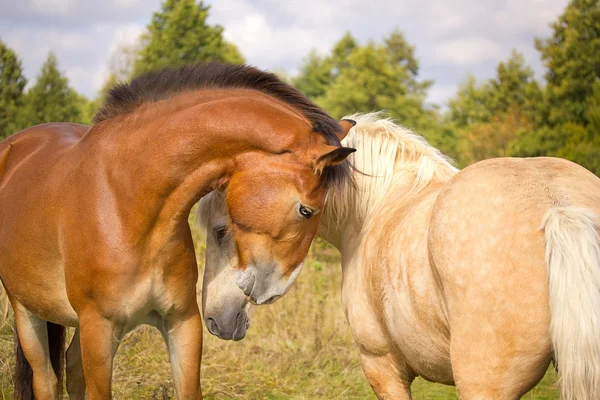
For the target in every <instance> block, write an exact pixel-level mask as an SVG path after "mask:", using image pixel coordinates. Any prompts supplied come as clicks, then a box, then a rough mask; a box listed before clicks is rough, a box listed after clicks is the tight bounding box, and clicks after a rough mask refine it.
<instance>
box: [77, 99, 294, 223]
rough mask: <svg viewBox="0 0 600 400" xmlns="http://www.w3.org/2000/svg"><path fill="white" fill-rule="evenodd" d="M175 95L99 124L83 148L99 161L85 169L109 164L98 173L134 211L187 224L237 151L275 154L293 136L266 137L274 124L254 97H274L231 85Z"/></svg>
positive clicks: (228, 168) (89, 159) (224, 176)
mask: <svg viewBox="0 0 600 400" xmlns="http://www.w3.org/2000/svg"><path fill="white" fill-rule="evenodd" d="M248 92H250V93H248ZM253 96H254V97H253ZM172 100H173V102H172V103H167V102H166V101H163V102H160V103H156V104H149V105H148V107H147V108H144V107H145V106H142V110H140V111H139V112H134V113H132V114H131V115H126V116H124V117H117V118H115V119H114V120H107V121H105V122H103V123H101V124H99V125H96V126H95V127H93V128H92V129H91V130H90V132H89V133H88V134H87V135H86V137H84V138H83V139H82V141H81V143H80V145H79V146H78V147H79V148H80V149H83V150H84V151H81V153H80V154H81V155H82V157H83V158H84V159H87V162H89V163H91V164H94V165H89V166H88V167H87V168H85V169H89V170H93V169H94V168H97V167H98V166H99V165H100V166H106V167H108V168H106V170H104V171H103V172H100V174H104V175H108V180H109V181H110V190H112V191H115V192H119V199H120V201H122V202H123V203H124V204H125V205H126V208H127V210H131V211H130V212H131V213H135V212H136V211H137V212H139V210H144V213H145V214H146V216H147V219H148V221H146V222H148V223H151V224H156V223H157V222H156V221H159V222H160V221H161V220H162V221H167V222H168V223H171V222H175V221H179V222H181V221H183V222H184V223H186V222H187V217H188V214H189V211H190V209H191V207H192V206H193V204H194V203H196V202H197V201H198V200H199V199H200V198H201V197H202V196H203V195H205V194H207V193H208V192H210V191H212V190H214V189H217V188H219V187H220V186H223V185H225V184H226V183H227V181H228V180H229V178H230V177H231V175H232V174H233V172H234V170H235V165H236V159H238V157H240V156H242V155H244V154H246V153H248V152H253V151H263V152H265V153H270V152H272V153H276V152H277V151H279V149H278V146H281V145H282V143H283V142H285V141H286V140H291V139H290V138H288V137H286V136H285V135H284V134H282V135H281V137H280V138H277V140H279V141H280V142H277V140H273V138H272V135H271V136H269V137H265V135H266V134H265V132H272V128H271V127H270V126H267V125H266V124H267V122H268V121H264V119H262V118H259V117H257V113H256V107H257V102H258V103H260V102H268V101H269V100H268V99H266V98H265V96H264V95H262V94H256V95H254V93H252V92H251V91H244V90H240V91H237V90H229V91H216V93H214V92H211V93H207V94H203V93H200V94H198V93H194V94H192V93H190V94H187V95H182V96H180V98H178V99H172ZM250 107H254V108H250ZM274 107H275V109H276V110H277V109H282V107H279V106H277V105H275V106H274ZM274 142H276V143H274ZM90 154H93V157H89V155H90ZM83 162H84V163H85V162H86V161H85V160H84V161H83ZM152 221H154V222H152Z"/></svg>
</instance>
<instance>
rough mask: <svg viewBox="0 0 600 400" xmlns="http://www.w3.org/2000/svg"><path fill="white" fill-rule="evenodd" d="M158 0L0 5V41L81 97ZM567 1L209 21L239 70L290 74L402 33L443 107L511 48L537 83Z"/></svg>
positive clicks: (366, 6)
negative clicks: (312, 56) (337, 52)
mask: <svg viewBox="0 0 600 400" xmlns="http://www.w3.org/2000/svg"><path fill="white" fill-rule="evenodd" d="M160 2H161V1H160V0H0V40H2V41H4V42H5V43H6V44H7V45H8V46H10V47H11V48H13V49H14V50H15V51H16V52H17V53H18V55H19V56H20V58H21V59H22V61H23V66H24V70H25V75H26V76H27V78H28V79H29V81H30V82H31V81H33V80H34V79H35V77H36V75H37V74H38V72H39V69H40V67H41V65H42V64H43V62H44V61H45V59H46V57H47V55H48V52H49V51H54V53H55V54H56V55H57V57H58V60H59V68H60V70H61V71H63V72H64V73H65V74H66V75H67V77H68V78H69V82H70V84H71V85H72V86H73V87H74V88H75V89H76V90H78V91H79V92H81V93H83V94H84V95H86V96H87V97H89V98H93V97H95V96H96V93H97V91H98V89H99V88H100V87H102V85H103V83H104V81H105V80H106V78H107V76H108V73H109V72H108V71H109V63H110V60H111V56H112V55H113V54H115V52H116V50H117V49H118V48H119V47H120V46H123V45H128V44H131V43H134V42H135V41H136V39H137V38H138V37H139V35H140V34H141V33H142V32H143V31H144V29H145V26H146V24H148V22H149V21H150V19H151V16H152V13H153V12H154V11H156V10H158V9H159V7H160ZM567 3H568V1H567V0H445V1H444V0H441V1H440V0H437V1H434V0H302V1H291V0H211V1H205V4H210V5H211V11H210V17H209V23H211V24H219V25H221V26H223V27H224V29H225V37H226V39H228V40H229V41H231V42H233V43H235V44H236V45H237V46H238V48H239V49H240V50H241V52H242V54H243V55H244V57H245V58H246V61H247V63H248V64H252V65H256V66H258V67H260V68H263V69H270V70H273V69H275V70H285V71H287V72H288V74H290V75H294V74H297V73H298V69H299V68H300V66H301V65H302V62H303V60H304V58H305V57H306V55H307V54H308V53H309V52H310V50H312V49H316V50H317V51H318V52H320V53H322V54H325V53H327V52H328V51H329V50H330V49H331V47H332V46H333V44H334V43H335V42H336V41H337V40H339V39H340V38H341V37H342V35H343V34H344V33H345V32H350V33H351V34H352V35H353V36H354V37H356V38H357V39H358V40H359V42H360V43H366V42H367V41H369V40H374V41H376V42H381V40H382V39H383V38H384V37H385V36H387V35H389V34H390V32H392V31H393V30H394V29H399V30H401V31H402V32H403V33H404V34H405V36H406V38H407V40H408V42H409V43H410V44H411V45H413V46H415V47H416V56H417V58H418V60H419V62H420V74H419V75H420V78H421V79H432V80H434V82H435V83H434V85H433V86H432V87H431V89H430V90H429V94H428V102H430V103H435V104H440V105H443V104H444V103H445V102H446V101H447V99H448V98H450V97H451V96H453V95H454V93H456V89H457V87H458V85H459V84H460V83H461V82H463V81H464V80H465V79H466V77H467V76H468V74H474V75H475V76H476V77H477V78H478V79H487V78H490V77H492V76H494V74H495V68H496V66H497V64H498V62H500V61H502V60H506V59H507V58H508V57H509V56H510V52H511V50H512V49H517V50H518V51H520V52H522V53H523V54H524V56H525V60H526V62H527V63H528V64H529V65H530V66H531V67H532V68H533V69H534V71H535V72H536V76H537V77H538V78H540V79H541V78H542V76H543V73H544V67H543V64H542V62H541V60H540V56H539V53H538V51H537V50H536V49H535V46H534V40H535V38H536V37H542V38H546V37H549V36H550V34H551V28H550V23H551V22H552V21H555V20H556V18H557V17H558V16H559V15H560V14H561V13H562V12H563V10H564V8H565V7H566V5H567Z"/></svg>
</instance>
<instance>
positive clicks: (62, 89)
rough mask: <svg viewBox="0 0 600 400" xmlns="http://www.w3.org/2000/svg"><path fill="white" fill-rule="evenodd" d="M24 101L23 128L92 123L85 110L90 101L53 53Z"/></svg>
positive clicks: (21, 115)
mask: <svg viewBox="0 0 600 400" xmlns="http://www.w3.org/2000/svg"><path fill="white" fill-rule="evenodd" d="M24 101H25V107H24V108H23V110H22V112H21V113H19V124H20V128H21V129H23V128H26V127H29V126H32V125H37V124H43V123H46V122H78V123H85V122H89V121H86V117H85V115H84V114H83V113H82V109H83V108H84V107H85V104H84V103H85V102H87V100H86V99H85V98H83V97H82V96H80V95H78V94H77V92H75V90H73V89H72V88H70V87H69V84H68V81H67V78H66V77H64V76H63V75H62V74H61V73H60V71H59V70H58V65H57V60H56V56H55V55H54V54H53V53H49V54H48V58H47V60H46V62H45V63H44V65H43V66H42V69H41V71H40V74H39V75H38V77H37V80H36V83H35V85H34V86H33V87H32V88H31V89H29V91H28V92H27V94H26V95H25V99H24Z"/></svg>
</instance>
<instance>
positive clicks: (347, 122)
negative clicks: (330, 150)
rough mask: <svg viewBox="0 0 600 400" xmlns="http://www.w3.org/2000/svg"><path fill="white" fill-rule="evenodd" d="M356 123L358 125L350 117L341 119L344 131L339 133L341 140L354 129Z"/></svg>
mask: <svg viewBox="0 0 600 400" xmlns="http://www.w3.org/2000/svg"><path fill="white" fill-rule="evenodd" d="M354 125H356V121H354V120H351V119H348V118H344V119H342V120H341V121H340V126H341V127H342V131H341V132H340V133H338V134H337V137H338V139H339V140H340V142H341V141H342V140H343V139H344V138H345V137H346V135H348V132H350V129H352V127H353V126H354Z"/></svg>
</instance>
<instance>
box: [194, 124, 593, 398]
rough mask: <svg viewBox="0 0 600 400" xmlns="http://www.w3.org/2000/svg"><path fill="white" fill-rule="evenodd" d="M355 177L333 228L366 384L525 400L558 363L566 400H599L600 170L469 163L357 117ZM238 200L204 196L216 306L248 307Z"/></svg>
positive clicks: (325, 233)
mask: <svg viewBox="0 0 600 400" xmlns="http://www.w3.org/2000/svg"><path fill="white" fill-rule="evenodd" d="M351 118H353V119H356V120H357V125H356V126H355V127H354V128H353V129H352V130H351V131H350V133H349V134H348V136H347V137H346V138H345V140H344V142H343V143H344V144H345V145H348V146H353V147H356V148H357V149H358V151H357V152H356V154H354V155H352V156H351V157H350V158H349V160H350V162H351V163H352V165H353V166H354V168H355V169H356V171H357V172H356V173H355V177H354V178H355V179H354V183H353V184H345V185H342V186H340V187H338V188H336V189H335V190H332V191H330V192H329V194H328V197H327V200H326V204H325V207H324V210H323V216H322V218H321V220H320V226H319V235H320V236H322V237H323V238H325V239H326V240H328V241H329V242H331V243H332V244H333V245H334V246H335V247H337V248H338V250H339V251H340V253H341V255H342V302H343V305H344V311H345V313H346V318H347V320H348V323H349V325H350V329H351V331H352V334H353V337H354V340H355V342H356V343H357V345H358V347H359V349H360V353H361V363H362V366H363V370H364V372H365V376H366V377H367V380H368V381H369V383H370V384H371V386H372V387H373V390H374V391H375V393H376V394H377V396H378V397H379V398H381V399H410V397H411V393H410V385H411V382H412V381H413V380H414V379H415V377H416V376H422V377H424V378H425V379H427V380H429V381H432V382H439V383H445V384H455V385H456V386H457V390H458V393H459V395H460V397H461V398H462V399H517V398H519V397H520V396H522V395H523V394H524V393H526V392H527V391H528V390H530V389H531V388H532V387H533V386H534V385H535V384H536V383H537V382H539V380H540V379H541V378H542V376H543V375H544V373H545V372H546V370H547V368H548V366H549V364H550V362H551V360H553V359H554V360H555V364H556V366H557V367H558V368H557V369H558V374H559V385H560V390H561V393H562V398H563V399H568V400H574V399H577V400H595V399H598V398H599V397H598V396H599V395H600V238H599V234H600V179H598V177H596V176H594V175H593V174H592V173H590V172H589V171H587V170H586V169H584V168H582V167H580V166H578V165H577V164H574V163H572V162H569V161H566V160H561V159H556V158H547V157H541V158H531V159H516V158H500V159H493V160H487V161H482V162H479V163H476V164H474V165H472V166H470V167H468V168H465V169H464V170H462V171H458V170H457V169H456V168H455V167H454V166H452V164H451V163H450V162H449V161H448V159H447V158H446V157H444V156H443V155H442V154H441V153H440V152H439V151H438V150H437V149H435V148H434V147H432V146H430V145H429V144H428V143H427V142H425V140H424V139H423V138H422V137H420V136H418V135H416V134H414V133H412V132H410V131H409V130H407V129H404V128H402V127H400V126H398V125H396V124H395V123H393V122H392V121H389V120H386V119H384V118H381V117H380V116H378V115H377V114H367V115H362V116H359V115H357V116H353V117H351ZM225 198H226V193H225V192H224V191H217V192H214V193H212V194H210V195H208V196H206V197H205V198H203V199H202V201H201V204H200V208H199V223H201V224H203V225H205V226H206V240H207V246H206V266H205V272H204V282H203V293H202V297H203V307H204V313H205V316H206V315H213V316H214V315H227V313H228V312H229V307H231V308H233V309H237V308H239V307H240V303H243V302H244V301H245V299H244V296H243V294H240V293H238V292H236V291H235V290H234V289H235V286H234V285H232V284H231V283H229V279H228V278H227V276H228V275H229V274H230V273H231V272H230V271H234V270H235V268H236V265H237V259H236V254H237V253H236V251H235V244H234V242H233V241H232V237H231V236H230V235H227V231H228V230H227V229H228V226H229V224H230V219H229V217H228V216H227V209H226V207H225V203H224V201H225Z"/></svg>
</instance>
